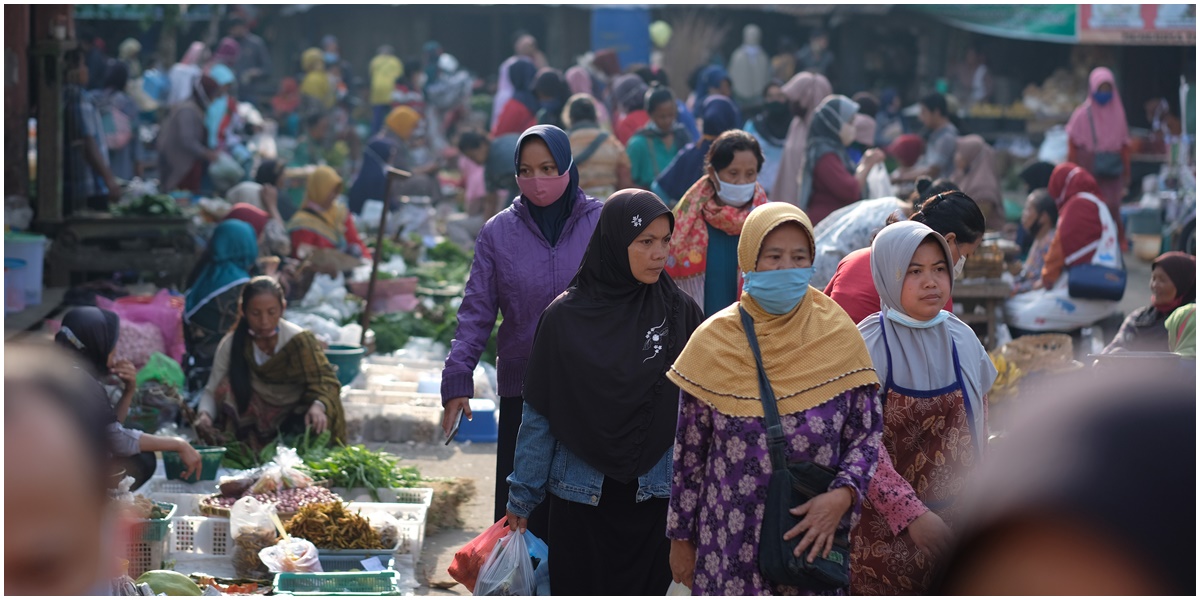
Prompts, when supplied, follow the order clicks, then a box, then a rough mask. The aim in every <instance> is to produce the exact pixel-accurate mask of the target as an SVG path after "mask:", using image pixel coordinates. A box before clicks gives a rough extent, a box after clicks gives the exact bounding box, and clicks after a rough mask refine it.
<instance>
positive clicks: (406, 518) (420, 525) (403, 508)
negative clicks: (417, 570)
mask: <svg viewBox="0 0 1200 600" xmlns="http://www.w3.org/2000/svg"><path fill="white" fill-rule="evenodd" d="M346 508H348V509H350V510H357V511H361V512H362V514H363V515H367V514H369V513H371V512H375V511H382V512H385V513H387V514H390V515H392V516H393V517H396V519H397V520H399V521H400V547H399V548H398V549H397V550H396V554H397V555H405V554H411V555H413V557H415V559H420V556H421V549H422V548H423V547H424V546H425V517H426V513H427V511H428V509H427V508H426V507H425V506H424V505H421V504H398V503H391V502H389V503H385V502H348V503H347V504H346Z"/></svg>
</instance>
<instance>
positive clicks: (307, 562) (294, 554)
mask: <svg viewBox="0 0 1200 600" xmlns="http://www.w3.org/2000/svg"><path fill="white" fill-rule="evenodd" d="M258 557H259V559H261V560H262V561H263V564H264V565H267V568H268V569H271V572H272V573H323V572H324V571H323V570H322V569H321V561H320V560H319V558H318V554H317V547H316V546H314V545H312V542H310V541H308V540H302V539H300V538H292V539H290V540H279V543H278V544H275V545H274V546H271V547H270V548H263V549H262V550H261V551H259V553H258Z"/></svg>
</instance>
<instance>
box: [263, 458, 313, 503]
mask: <svg viewBox="0 0 1200 600" xmlns="http://www.w3.org/2000/svg"><path fill="white" fill-rule="evenodd" d="M302 464H304V461H303V460H301V459H300V455H299V454H297V453H296V451H295V450H294V449H292V448H282V447H281V448H279V449H278V450H277V451H276V452H275V460H274V461H272V462H271V463H270V464H268V465H267V466H266V468H265V469H263V472H262V474H261V475H259V477H258V481H256V482H254V486H253V487H251V488H250V493H251V494H270V493H273V492H279V491H282V490H290V489H292V488H306V487H309V486H311V485H312V483H313V480H312V477H309V476H308V475H305V474H304V473H302V472H300V471H299V470H298V469H297V467H299V466H300V465H302Z"/></svg>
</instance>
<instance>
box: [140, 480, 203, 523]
mask: <svg viewBox="0 0 1200 600" xmlns="http://www.w3.org/2000/svg"><path fill="white" fill-rule="evenodd" d="M217 489H218V486H217V482H216V481H199V482H196V483H186V482H183V481H178V480H175V479H165V478H154V479H151V480H149V481H147V482H146V484H145V485H143V486H142V488H141V489H140V490H137V493H139V494H142V495H143V496H146V497H147V498H150V499H151V500H157V501H159V502H170V503H171V504H174V505H176V506H178V507H179V508H178V509H177V510H176V511H175V515H176V516H198V515H200V500H202V499H203V498H204V497H206V496H211V495H213V494H215V493H217Z"/></svg>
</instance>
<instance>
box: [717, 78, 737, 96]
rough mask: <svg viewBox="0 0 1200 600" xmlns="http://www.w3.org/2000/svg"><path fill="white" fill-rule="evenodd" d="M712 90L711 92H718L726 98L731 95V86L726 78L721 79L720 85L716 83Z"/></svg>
mask: <svg viewBox="0 0 1200 600" xmlns="http://www.w3.org/2000/svg"><path fill="white" fill-rule="evenodd" d="M712 91H713V93H715V94H720V95H722V96H725V97H726V98H731V97H733V86H732V85H731V84H730V82H729V80H728V79H725V80H723V81H721V85H718V86H717V87H715V88H713V90H712Z"/></svg>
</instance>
